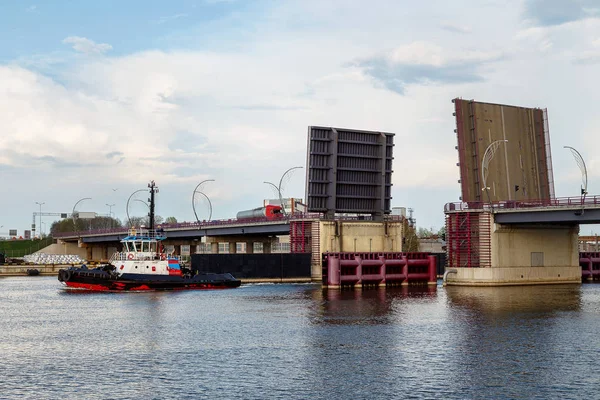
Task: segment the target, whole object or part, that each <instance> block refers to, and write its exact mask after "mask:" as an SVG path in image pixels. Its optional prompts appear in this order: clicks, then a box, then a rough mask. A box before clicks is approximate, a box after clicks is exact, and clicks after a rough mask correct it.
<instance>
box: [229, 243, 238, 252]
mask: <svg viewBox="0 0 600 400" xmlns="http://www.w3.org/2000/svg"><path fill="white" fill-rule="evenodd" d="M236 253H237V243H236V242H229V254H236Z"/></svg>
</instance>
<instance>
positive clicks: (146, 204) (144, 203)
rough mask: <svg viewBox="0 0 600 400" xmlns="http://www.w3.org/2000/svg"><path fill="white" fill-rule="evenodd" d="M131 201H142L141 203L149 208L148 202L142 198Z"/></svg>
mask: <svg viewBox="0 0 600 400" xmlns="http://www.w3.org/2000/svg"><path fill="white" fill-rule="evenodd" d="M133 201H139V202H140V203H142V204H143V205H145V206H146V207H148V210H150V205H149V204H148V203H146V202H145V201H144V200H140V199H133Z"/></svg>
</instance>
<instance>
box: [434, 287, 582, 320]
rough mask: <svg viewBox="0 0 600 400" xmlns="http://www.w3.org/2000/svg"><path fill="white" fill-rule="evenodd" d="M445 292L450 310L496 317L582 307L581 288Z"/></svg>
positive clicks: (498, 288) (487, 289)
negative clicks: (462, 308)
mask: <svg viewBox="0 0 600 400" xmlns="http://www.w3.org/2000/svg"><path fill="white" fill-rule="evenodd" d="M445 290H446V294H447V296H448V305H449V306H450V307H464V308H469V309H474V310H477V311H480V312H483V313H484V314H492V315H494V316H498V315H501V314H505V313H506V314H513V313H515V312H537V313H539V312H543V311H548V312H552V311H577V310H579V308H580V307H581V287H580V286H579V285H540V286H506V287H468V286H447V287H446V288H445Z"/></svg>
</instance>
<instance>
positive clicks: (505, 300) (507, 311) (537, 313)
mask: <svg viewBox="0 0 600 400" xmlns="http://www.w3.org/2000/svg"><path fill="white" fill-rule="evenodd" d="M446 295H447V304H448V306H449V307H450V309H452V316H453V318H452V319H451V320H449V321H448V324H447V331H448V333H449V334H451V335H452V336H453V338H454V341H453V343H452V344H451V345H452V347H453V348H454V356H453V357H452V358H451V361H452V367H451V368H450V369H449V371H448V373H449V376H450V377H451V379H453V380H455V381H456V382H457V383H459V384H460V385H461V386H463V387H464V388H465V390H472V391H481V392H486V393H488V394H491V395H490V397H492V398H497V397H508V398H514V397H518V396H519V393H522V390H523V389H522V388H523V387H531V388H532V392H531V394H530V396H532V395H536V396H540V397H541V398H549V397H552V396H557V395H558V394H559V393H561V391H563V390H564V394H567V393H569V392H571V391H572V388H570V387H568V385H566V382H565V377H567V379H571V378H568V377H573V378H576V377H578V376H580V374H582V375H585V369H584V368H581V367H582V364H579V363H577V362H574V361H575V360H577V359H581V357H580V356H579V355H578V351H577V350H576V349H577V348H581V345H582V343H581V338H580V335H579V332H578V329H577V328H575V325H574V324H573V323H572V322H573V321H572V316H574V315H576V313H577V312H578V311H579V310H580V308H581V302H582V296H581V287H580V286H578V285H556V286H513V287H477V288H474V287H456V286H451V287H446ZM584 379H585V378H584ZM559 397H560V396H559Z"/></svg>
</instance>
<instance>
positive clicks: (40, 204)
mask: <svg viewBox="0 0 600 400" xmlns="http://www.w3.org/2000/svg"><path fill="white" fill-rule="evenodd" d="M35 204H39V206H40V229H39V232H40V238H41V237H42V206H43V205H44V204H46V203H39V202H37V201H36V202H35Z"/></svg>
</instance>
